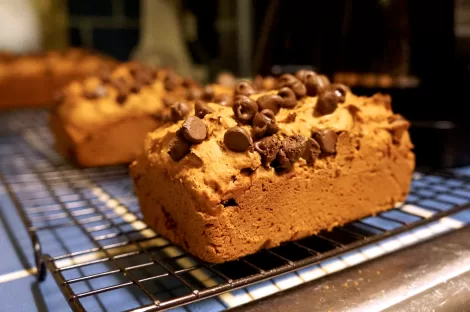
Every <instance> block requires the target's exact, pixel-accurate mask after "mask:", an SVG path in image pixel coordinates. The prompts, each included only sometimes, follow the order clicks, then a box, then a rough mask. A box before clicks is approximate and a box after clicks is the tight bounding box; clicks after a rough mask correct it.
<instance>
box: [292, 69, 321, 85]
mask: <svg viewBox="0 0 470 312" xmlns="http://www.w3.org/2000/svg"><path fill="white" fill-rule="evenodd" d="M316 75H317V74H316V73H315V72H314V71H312V70H307V69H301V70H299V71H297V72H296V73H295V77H296V78H297V79H299V80H300V81H302V82H303V83H305V80H306V79H307V78H308V77H310V76H316Z"/></svg>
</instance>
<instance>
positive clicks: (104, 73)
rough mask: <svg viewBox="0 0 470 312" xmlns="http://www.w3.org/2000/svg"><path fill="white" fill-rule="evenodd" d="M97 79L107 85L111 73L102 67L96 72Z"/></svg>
mask: <svg viewBox="0 0 470 312" xmlns="http://www.w3.org/2000/svg"><path fill="white" fill-rule="evenodd" d="M98 78H99V79H100V80H101V82H102V83H105V84H106V83H109V82H110V81H111V71H110V70H109V68H108V67H102V68H101V69H100V70H99V72H98Z"/></svg>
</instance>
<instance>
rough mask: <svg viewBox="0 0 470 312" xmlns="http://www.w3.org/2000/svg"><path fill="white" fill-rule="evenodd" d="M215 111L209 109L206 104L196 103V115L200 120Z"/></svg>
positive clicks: (199, 101)
mask: <svg viewBox="0 0 470 312" xmlns="http://www.w3.org/2000/svg"><path fill="white" fill-rule="evenodd" d="M213 111H214V110H213V109H212V108H210V107H209V105H207V104H206V103H205V102H203V101H201V100H198V101H196V102H195V103H194V115H196V116H197V117H199V118H204V116H206V115H207V114H210V113H212V112H213Z"/></svg>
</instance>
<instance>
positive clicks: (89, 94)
mask: <svg viewBox="0 0 470 312" xmlns="http://www.w3.org/2000/svg"><path fill="white" fill-rule="evenodd" d="M106 94H107V91H106V89H105V87H103V86H97V87H96V88H95V90H92V91H89V90H87V91H85V92H83V96H84V97H85V98H86V99H88V100H95V99H98V98H100V97H103V96H106Z"/></svg>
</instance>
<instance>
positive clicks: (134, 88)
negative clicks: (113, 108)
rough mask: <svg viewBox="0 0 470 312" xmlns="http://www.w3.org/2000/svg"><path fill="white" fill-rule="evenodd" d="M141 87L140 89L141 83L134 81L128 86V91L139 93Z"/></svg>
mask: <svg viewBox="0 0 470 312" xmlns="http://www.w3.org/2000/svg"><path fill="white" fill-rule="evenodd" d="M141 89H142V84H141V83H140V82H138V81H134V82H133V83H132V85H131V87H130V91H131V92H132V93H139V92H140V90H141Z"/></svg>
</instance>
